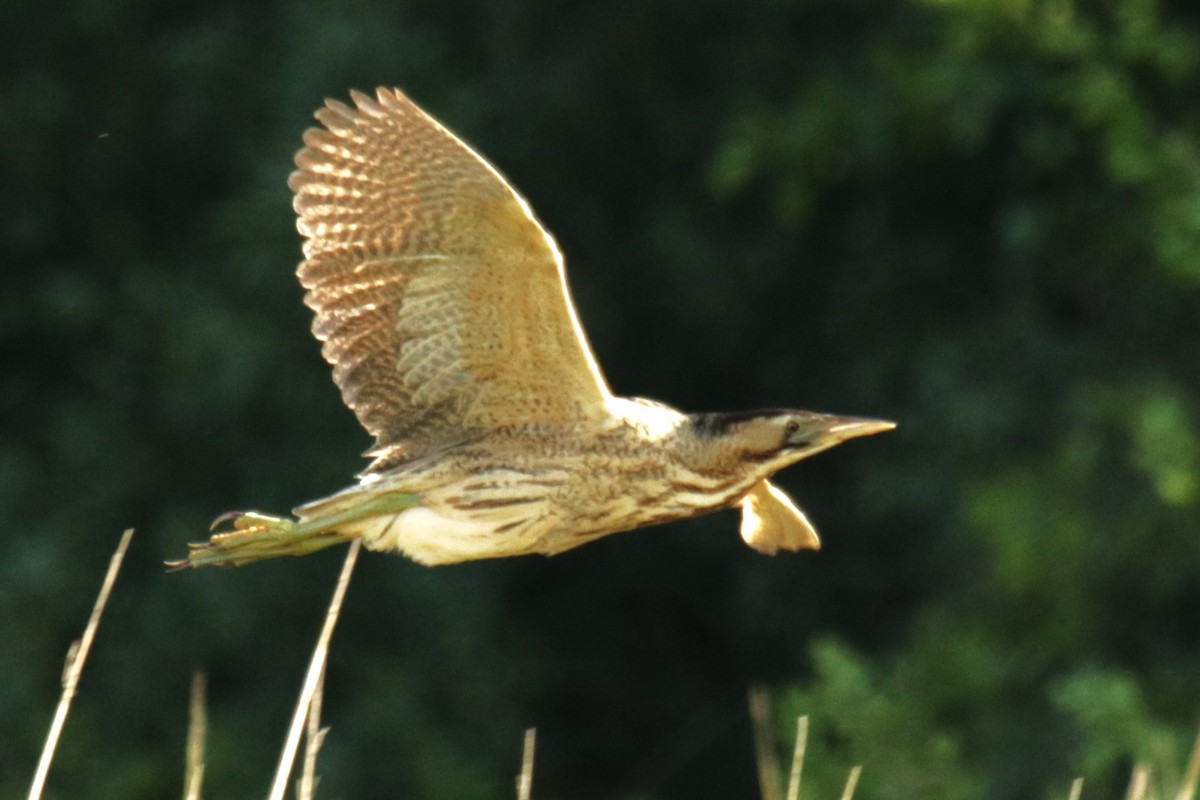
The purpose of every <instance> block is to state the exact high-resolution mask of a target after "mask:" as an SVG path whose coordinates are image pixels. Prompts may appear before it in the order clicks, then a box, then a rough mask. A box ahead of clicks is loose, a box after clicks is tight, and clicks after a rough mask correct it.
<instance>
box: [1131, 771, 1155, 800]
mask: <svg viewBox="0 0 1200 800" xmlns="http://www.w3.org/2000/svg"><path fill="white" fill-rule="evenodd" d="M1148 788H1150V767H1148V766H1146V765H1145V764H1135V765H1134V767H1133V774H1132V775H1130V776H1129V789H1128V790H1127V791H1126V792H1125V800H1144V798H1145V797H1146V790H1147V789H1148Z"/></svg>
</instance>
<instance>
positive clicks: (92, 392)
mask: <svg viewBox="0 0 1200 800" xmlns="http://www.w3.org/2000/svg"><path fill="white" fill-rule="evenodd" d="M0 30H3V31H6V32H19V35H16V36H10V37H8V39H7V40H6V46H5V47H4V48H0V64H3V65H4V67H5V69H4V70H2V71H0V100H2V101H3V106H4V108H5V109H6V110H7V111H6V113H5V114H4V115H0V140H2V141H3V142H4V149H3V152H2V154H0V183H2V184H3V185H4V186H5V188H6V192H4V195H3V196H4V200H2V201H0V203H3V206H2V208H3V211H4V213H3V214H0V243H2V244H0V248H2V249H3V263H4V265H5V277H6V282H5V288H4V290H3V292H0V356H2V358H3V363H4V365H5V378H4V380H3V381H0V420H3V424H2V425H0V529H2V530H3V531H4V532H5V533H4V535H3V538H2V539H0V631H3V644H4V646H3V647H0V676H3V678H4V679H3V680H2V681H0V764H3V765H4V769H3V770H0V797H5V798H7V797H16V796H21V795H23V793H24V791H25V788H26V785H27V784H26V781H27V779H28V775H30V774H32V769H33V765H34V763H35V761H36V754H37V752H38V748H39V746H40V741H41V737H42V736H43V735H44V733H45V729H46V725H47V724H48V721H49V716H50V714H51V710H52V708H53V704H54V700H55V697H56V694H57V691H58V675H59V672H60V666H61V663H62V656H63V653H64V652H65V648H66V646H67V644H68V643H69V642H70V640H71V639H72V638H74V637H75V636H77V635H78V631H79V626H80V625H81V624H82V622H83V620H84V619H85V617H86V613H87V607H88V603H89V602H90V598H91V596H92V593H93V592H94V587H95V584H96V582H97V581H98V580H99V576H100V574H101V573H102V571H103V565H104V563H105V561H106V559H107V554H108V552H109V549H110V548H111V546H112V543H113V542H114V541H115V540H116V537H117V535H118V534H119V532H120V531H121V530H122V529H123V528H125V527H127V526H128V525H135V526H137V527H138V529H139V534H138V537H137V538H136V539H135V544H134V549H133V550H132V551H131V553H130V555H129V559H128V564H127V568H126V573H125V575H124V577H123V578H122V581H121V583H120V584H118V587H117V590H116V593H115V594H114V597H113V602H112V605H111V607H110V610H109V615H108V618H107V619H106V622H105V625H104V627H103V628H102V630H101V635H100V639H99V641H98V643H97V647H96V650H95V652H94V655H93V663H92V666H91V667H90V668H89V671H88V673H86V674H85V677H84V682H83V685H82V687H81V694H80V696H79V698H78V699H77V701H76V711H75V713H74V715H73V717H72V718H71V720H70V721H69V723H68V725H67V729H66V733H65V735H64V739H63V743H62V749H61V753H62V755H61V756H60V760H59V762H58V766H57V767H56V770H55V771H54V772H53V773H52V774H51V780H50V787H51V790H52V791H54V792H57V793H58V795H57V796H63V797H67V796H70V797H87V796H113V797H126V798H141V797H144V798H152V797H153V798H157V797H162V796H167V795H170V794H173V793H177V792H178V787H179V783H180V780H181V775H180V772H181V769H180V767H179V765H180V763H181V761H182V758H181V753H182V748H183V737H184V728H185V725H186V720H185V714H186V705H187V684H188V679H189V676H190V674H191V672H192V670H193V669H194V668H196V667H204V668H206V669H208V670H209V673H210V676H211V677H210V701H211V706H212V707H211V731H212V738H211V741H210V750H209V756H210V757H209V772H208V775H209V778H208V789H209V792H208V793H209V795H210V796H213V797H218V796H220V797H251V796H260V795H261V793H262V787H264V786H265V785H266V784H267V782H268V781H269V776H270V773H271V769H272V765H273V763H274V758H275V756H276V753H277V751H278V745H279V742H280V739H281V735H282V731H283V728H284V725H285V724H286V720H287V718H288V715H289V713H290V708H291V703H292V701H293V699H294V697H295V693H296V690H297V687H298V686H299V681H300V677H301V675H302V673H303V664H304V661H305V659H306V656H307V651H308V648H309V647H310V646H311V643H312V640H313V638H314V637H315V635H316V631H317V626H318V624H319V620H320V615H321V608H322V605H323V603H324V602H325V600H326V599H327V597H328V592H329V590H330V588H331V584H332V581H333V578H334V575H335V573H336V568H337V563H338V557H337V555H336V554H327V555H315V556H312V557H310V558H307V559H303V560H297V561H294V562H286V563H278V564H263V565H260V566H255V567H253V568H247V569H244V570H232V571H224V572H214V573H212V574H205V573H195V574H191V573H188V574H182V575H163V574H162V571H161V568H160V563H161V561H162V560H164V559H167V558H174V557H178V556H179V555H180V554H181V552H182V548H183V543H184V542H186V541H188V540H195V539H197V538H200V537H202V536H203V535H204V530H203V528H204V525H205V523H206V521H207V520H208V519H210V518H211V517H213V516H215V515H216V514H217V513H219V512H221V511H224V510H226V509H229V508H260V509H262V510H265V511H269V512H270V511H273V512H280V511H284V510H286V509H287V508H288V507H289V506H291V505H294V504H296V503H298V502H302V501H304V500H307V499H309V498H311V497H315V496H318V495H321V494H324V493H328V492H330V491H332V490H334V489H337V488H339V487H340V486H342V485H344V484H346V483H347V482H349V480H350V475H351V474H352V473H353V472H354V471H355V470H356V469H358V468H360V467H361V466H362V462H361V461H360V460H359V459H358V458H357V453H358V452H360V451H361V450H362V449H364V448H365V447H366V445H367V441H366V438H365V437H364V436H363V435H362V434H361V432H359V431H358V430H357V428H356V426H355V424H354V421H353V418H352V417H351V415H350V414H348V413H347V412H345V410H344V409H343V408H342V407H341V404H340V401H339V399H338V397H337V394H336V391H335V390H334V389H333V387H332V386H331V384H330V381H329V377H328V371H327V369H326V368H325V365H324V364H323V363H322V362H321V360H320V357H319V355H318V348H317V346H316V344H315V343H314V342H313V341H312V340H311V337H309V336H308V334H307V326H308V324H309V319H308V316H307V312H306V310H305V309H304V308H303V306H302V305H301V302H300V289H299V287H298V286H297V285H296V283H295V281H294V278H293V277H292V274H291V271H292V265H293V264H294V263H295V262H296V261H297V260H298V258H299V244H298V237H297V236H296V234H295V232H294V226H293V218H292V214H291V212H290V209H289V206H288V203H289V197H288V193H287V190H286V183H285V182H286V177H287V173H288V172H289V170H290V168H291V165H290V157H291V154H292V152H294V150H295V149H296V148H297V147H298V146H299V143H300V133H301V131H302V130H303V128H304V127H305V126H306V125H308V124H310V119H311V118H310V116H309V115H310V113H311V111H312V109H314V108H315V107H317V105H319V103H320V101H321V100H322V99H323V98H324V97H326V96H335V97H344V96H345V94H346V92H347V90H348V89H349V88H351V87H357V88H360V89H369V88H371V87H372V86H375V85H378V84H385V85H398V86H401V87H403V88H405V89H406V90H407V91H409V92H410V93H411V94H412V95H413V96H414V98H416V99H417V100H418V102H420V103H422V104H423V105H424V106H426V107H427V108H429V109H430V110H431V111H432V112H433V113H434V114H435V115H437V116H438V117H439V118H441V119H443V120H444V121H445V122H446V123H447V124H448V125H450V126H451V127H452V128H453V129H455V130H457V131H459V132H460V133H462V134H463V135H464V136H465V137H466V138H467V139H468V140H469V141H471V142H472V143H474V144H476V145H477V146H478V147H479V148H480V149H481V150H482V151H483V152H485V153H487V154H488V155H489V156H490V157H491V158H492V160H493V161H495V162H496V163H497V164H498V165H499V166H500V167H501V168H502V169H503V170H504V171H505V173H506V174H508V175H509V176H510V177H511V178H513V180H514V181H515V183H516V184H517V185H518V186H519V187H520V188H521V189H522V190H523V191H524V193H525V194H526V196H527V197H528V198H529V199H530V201H531V203H532V204H533V206H534V207H535V209H537V210H538V212H539V214H540V216H541V217H542V218H543V220H544V221H545V222H546V223H547V224H548V226H549V227H550V229H551V230H553V231H554V233H555V234H556V236H557V237H558V239H559V242H560V244H561V245H562V246H563V249H564V251H565V252H566V254H567V257H568V263H569V264H570V267H571V269H570V275H571V282H572V288H573V291H574V294H575V297H576V299H577V301H578V303H579V306H580V311H581V315H582V317H583V319H584V321H585V323H586V325H587V327H588V330H589V333H590V335H591V338H592V341H593V343H594V344H595V346H596V349H597V351H598V355H599V357H600V361H601V363H602V364H603V365H604V368H605V371H606V373H607V375H608V377H609V379H610V382H611V383H612V384H613V386H614V387H615V388H616V389H617V391H619V392H621V393H624V394H638V395H645V396H650V397H657V398H661V399H663V400H666V401H668V402H671V403H674V404H677V405H679V406H681V407H684V408H688V409H696V410H701V409H722V408H729V409H733V408H743V407H750V406H754V405H762V406H779V405H797V406H802V407H805V406H806V407H814V408H821V409H827V410H833V411H842V412H847V413H863V414H872V415H877V416H885V417H889V418H894V419H897V420H899V422H900V428H899V430H897V431H896V432H895V433H893V434H888V436H887V437H880V438H879V439H876V440H871V441H869V442H863V443H856V444H852V445H847V446H846V447H845V448H844V449H839V450H838V451H836V452H835V453H831V454H829V455H825V456H821V457H820V458H818V459H816V460H814V461H813V462H811V463H806V464H804V465H801V466H800V467H798V468H797V469H795V470H791V471H789V472H788V473H785V474H784V475H782V476H781V480H782V482H783V483H784V484H785V485H786V486H787V488H789V490H791V491H792V492H793V493H794V494H795V495H796V496H797V498H799V499H800V500H801V502H802V504H803V505H805V506H806V508H807V510H808V512H809V514H810V516H811V518H812V519H813V520H814V522H815V523H816V524H817V526H818V528H819V529H820V531H821V532H822V534H823V539H824V541H825V549H824V550H823V551H822V552H821V553H820V554H817V555H815V556H814V555H802V556H780V557H778V558H776V559H765V558H762V557H760V556H758V555H756V554H754V553H752V552H750V551H749V550H748V549H746V548H745V547H744V546H742V545H741V543H740V542H739V541H738V539H737V536H736V532H735V531H736V521H735V519H734V518H733V517H732V516H731V515H718V516H715V517H713V518H710V519H705V520H702V521H698V522H694V523H687V524H681V525H678V526H674V527H672V528H668V529H660V530H654V531H645V532H640V533H637V534H632V535H629V536H621V537H614V538H613V539H611V540H608V541H604V542H601V543H597V544H595V545H591V546H589V547H587V548H584V549H582V550H580V551H578V552H577V553H572V554H568V555H566V556H563V557H561V558H557V559H554V560H549V561H546V560H535V559H529V560H511V561H507V562H497V563H491V564H474V565H466V566H462V567H456V568H447V569H438V570H425V569H422V568H419V567H416V566H415V565H412V564H408V563H405V562H404V561H402V560H401V559H397V558H384V557H378V556H376V557H368V558H365V559H364V561H363V563H362V564H361V565H360V569H359V573H358V575H357V577H356V579H355V584H354V586H352V587H351V590H350V595H349V597H348V600H347V607H346V610H345V612H344V614H345V616H344V619H343V622H342V626H341V628H340V629H339V632H338V634H337V636H336V637H335V639H334V642H333V655H332V660H331V664H330V670H329V688H328V691H327V695H326V703H325V708H326V718H327V722H329V723H330V724H331V725H332V726H333V730H332V733H331V735H330V738H329V740H328V741H329V744H328V747H327V750H326V754H325V756H324V760H323V762H322V766H323V772H324V774H325V779H324V782H323V784H322V792H328V793H329V794H330V796H335V795H340V796H348V797H349V796H353V797H361V798H370V797H396V796H416V797H462V798H484V797H508V796H511V782H510V777H511V775H512V774H513V773H514V771H515V769H516V765H517V760H518V757H519V750H520V739H521V731H522V730H523V729H524V728H525V727H527V726H529V725H537V726H538V727H539V762H538V772H537V777H536V780H535V795H536V796H563V797H567V796H570V797H601V796H603V797H621V798H633V797H655V798H663V800H669V799H670V798H683V797H687V798H689V799H690V798H702V797H721V798H728V797H748V796H753V794H754V791H755V790H754V785H755V784H754V769H753V765H752V763H751V762H752V758H751V755H750V750H751V747H750V735H749V731H748V725H747V724H746V721H745V709H744V689H745V686H746V685H747V684H749V683H760V682H763V681H769V682H772V683H774V684H776V685H779V686H780V687H781V691H780V704H781V710H784V711H786V713H787V714H794V713H800V712H804V713H808V714H809V715H810V716H811V719H812V723H813V725H814V739H813V745H812V749H811V752H810V758H809V761H808V764H807V767H806V773H808V774H809V775H810V776H811V780H812V781H813V784H814V785H815V786H816V787H818V788H820V789H821V794H822V796H832V795H833V794H834V792H836V791H838V790H839V789H840V786H841V784H842V781H844V779H845V774H846V772H845V771H846V769H847V768H848V767H849V766H850V765H851V764H853V763H862V764H863V765H864V772H863V782H862V784H861V788H860V796H861V797H885V796H886V797H896V796H906V795H911V796H922V797H961V796H987V797H991V798H1017V797H1030V796H1041V795H1043V794H1045V795H1046V796H1056V797H1061V796H1065V792H1066V786H1067V785H1068V782H1069V780H1070V779H1071V778H1072V777H1073V776H1074V775H1075V774H1083V775H1084V777H1085V778H1087V779H1088V784H1087V789H1086V790H1085V797H1086V798H1088V800H1093V798H1098V797H1106V796H1111V797H1115V796H1120V794H1121V792H1122V791H1123V788H1124V784H1125V781H1126V780H1127V776H1128V768H1129V766H1130V764H1132V763H1133V761H1134V760H1144V761H1146V762H1148V763H1150V764H1152V765H1153V767H1154V768H1155V770H1156V771H1157V774H1158V775H1160V776H1161V777H1162V778H1163V780H1164V782H1166V781H1169V779H1170V778H1171V773H1170V770H1171V769H1173V768H1174V769H1177V768H1178V765H1179V764H1180V763H1181V760H1180V754H1181V753H1182V752H1184V747H1185V746H1186V744H1187V742H1188V741H1189V737H1190V733H1191V731H1192V730H1193V729H1194V725H1195V721H1196V717H1197V715H1198V712H1200V692H1198V691H1197V681H1196V674H1197V670H1196V666H1197V664H1198V663H1200V638H1198V636H1197V625H1196V622H1195V621H1196V620H1197V619H1200V536H1197V519H1198V518H1200V517H1198V514H1197V505H1198V503H1200V486H1198V481H1200V477H1198V476H1200V400H1198V398H1200V370H1198V369H1197V364H1198V363H1200V361H1198V359H1197V342H1200V314H1197V308H1200V105H1198V104H1197V103H1196V99H1197V94H1196V87H1197V86H1200V18H1198V17H1197V15H1196V12H1195V10H1194V9H1193V8H1192V6H1191V5H1189V4H1187V3H1183V2H1167V1H1166V0H1159V2H1154V0H1114V2H1109V3H1082V2H1071V1H1070V0H908V1H907V2H899V3H892V4H880V3H867V2H863V1H862V0H798V1H797V2H779V0H752V1H751V2H748V3H742V4H729V3H726V2H717V1H716V0H695V1H694V2H689V3H686V4H684V3H670V2H662V3H647V2H644V0H609V1H608V2H604V3H574V4H552V3H545V2H536V1H535V2H530V3H522V4H516V3H510V4H486V3H482V4H481V3H475V2H465V1H462V2H460V1H457V0H456V1H455V2H445V3H422V2H412V3H404V4H397V3H376V2H372V1H371V0H364V1H363V2H351V3H329V2H325V1H324V0H300V1H299V2H289V3H280V2H270V1H269V2H264V3H254V4H247V3H235V2H232V1H231V0H217V1H216V2H213V3H208V4H206V5H204V6H203V7H199V6H197V7H189V6H186V5H181V6H170V7H167V6H163V7H162V8H151V7H150V6H148V5H146V4H144V3H135V2H103V3H102V2H93V1H91V0H72V2H67V3H65V4H63V3H59V4H47V3H38V2H33V1H32V0H16V1H15V2H9V3H6V4H4V5H3V7H2V8H0ZM785 727H788V731H787V733H786V734H785V735H790V730H791V729H790V725H789V726H785ZM1171 765H1175V766H1174V767H1172V766H1171ZM813 796H816V795H815V792H814V795H813Z"/></svg>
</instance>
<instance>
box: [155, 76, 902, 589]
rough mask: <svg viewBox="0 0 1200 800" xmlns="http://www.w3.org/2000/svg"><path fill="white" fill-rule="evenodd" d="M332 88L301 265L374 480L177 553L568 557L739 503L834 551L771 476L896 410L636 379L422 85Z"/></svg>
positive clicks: (255, 516)
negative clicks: (829, 406)
mask: <svg viewBox="0 0 1200 800" xmlns="http://www.w3.org/2000/svg"><path fill="white" fill-rule="evenodd" d="M352 100H353V105H352V106H351V105H347V104H345V103H341V102H338V101H335V100H329V101H326V103H325V107H324V108H321V109H320V110H319V111H317V112H316V115H315V116H316V119H317V120H318V121H319V122H320V123H321V127H319V128H310V129H309V130H308V131H306V132H305V134H304V145H305V146H304V148H303V149H301V150H300V151H299V152H298V153H297V154H296V166H297V168H298V169H297V170H296V171H295V172H293V173H292V175H291V177H290V179H289V180H288V186H289V187H290V188H291V190H292V191H293V192H294V193H295V199H294V207H295V209H296V212H297V214H298V217H299V219H298V222H297V227H298V228H299V231H300V233H301V234H302V235H303V236H304V237H305V239H306V241H305V243H304V261H303V262H301V264H300V266H299V268H298V269H297V274H298V276H299V278H300V282H301V283H302V284H303V286H304V288H305V289H306V290H307V293H306V294H305V298H304V300H305V303H306V304H307V305H308V306H309V307H310V308H311V309H312V310H313V312H314V313H315V319H314V321H313V334H314V335H315V336H316V338H317V339H319V340H320V341H321V342H322V343H323V346H322V353H323V355H324V356H325V358H326V360H328V361H329V363H330V364H331V365H332V366H333V379H334V381H335V383H336V384H337V385H338V387H339V388H340V389H341V393H342V399H343V400H344V401H345V403H346V405H347V406H349V407H350V409H351V410H353V411H354V413H355V415H356V416H357V417H358V420H359V422H360V423H361V424H362V425H363V427H364V428H366V429H367V431H368V432H369V433H370V434H371V435H373V436H374V437H375V446H374V447H373V448H372V449H371V450H370V451H369V452H368V454H367V455H369V456H371V457H372V458H373V459H374V460H373V461H372V462H371V464H370V466H369V467H367V469H366V471H365V472H363V473H362V474H361V475H360V476H359V482H358V484H357V485H355V486H352V487H350V488H348V489H344V490H343V491H340V492H338V493H336V494H334V495H331V496H330V497H326V498H323V499H321V500H316V501H314V502H310V503H306V504H305V505H302V506H300V507H299V508H297V509H295V510H294V512H293V513H294V515H295V519H290V518H285V517H275V516H269V515H266V514H261V513H258V512H235V513H231V514H226V515H223V516H221V517H220V518H218V520H217V522H215V523H214V526H213V527H214V529H216V528H218V527H224V528H225V530H224V531H222V532H218V533H216V534H215V535H213V536H212V537H211V538H210V539H209V540H208V541H207V542H204V543H200V544H193V545H191V546H190V552H189V553H188V555H187V557H186V558H185V559H183V560H181V561H177V562H173V563H172V564H171V565H170V566H173V567H200V566H207V565H241V564H246V563H249V562H252V561H258V560H261V559H265V558H273V557H276V556H284V555H304V554H306V553H310V552H313V551H315V550H320V549H322V548H324V547H328V546H330V545H333V544H337V543H339V542H347V541H349V540H351V539H353V538H361V539H362V542H363V544H364V545H365V546H366V547H367V548H368V549H370V550H378V551H395V552H400V553H403V554H404V555H406V556H408V557H409V558H411V559H413V560H414V561H417V562H420V563H422V564H451V563H455V562H460V561H468V560H472V559H481V558H499V557H503V556H516V555H525V554H531V553H542V554H546V555H553V554H555V553H561V552H563V551H565V550H570V549H571V548H574V547H578V546H579V545H582V544H586V543H587V542H590V541H593V540H595V539H598V538H600V537H602V536H607V535H608V534H611V533H617V532H619V531H627V530H632V529H634V528H640V527H642V526H645V525H653V524H657V523H661V522H667V521H670V520H677V519H684V518H687V517H694V516H697V515H700V514H705V513H708V512H710V511H715V510H718V509H722V508H729V507H734V506H736V507H740V509H741V513H742V522H741V535H742V538H743V539H744V540H745V541H746V543H747V544H749V545H750V546H751V547H753V548H754V549H756V550H758V551H760V552H763V553H768V554H774V553H775V552H777V551H779V550H799V549H804V548H809V549H816V548H818V547H819V546H820V540H819V539H818V538H817V534H816V532H815V531H814V529H813V527H812V525H810V524H809V522H808V520H807V519H806V518H805V516H804V514H803V513H802V512H801V511H800V510H799V509H797V508H796V506H795V505H794V504H793V503H792V501H791V500H790V499H789V498H788V496H787V495H786V494H784V493H783V492H782V491H780V489H779V488H778V487H776V486H775V485H774V484H772V483H771V482H770V480H768V479H769V478H770V477H771V476H772V475H773V474H774V473H775V472H776V471H777V470H780V469H782V468H783V467H786V466H788V465H789V464H793V463H795V462H797V461H799V460H801V459H803V458H807V457H809V456H811V455H814V454H815V453H819V452H821V451H822V450H827V449H829V448H830V447H833V446H834V445H837V444H840V443H841V442H843V441H845V440H847V439H850V438H854V437H857V436H867V435H870V434H874V433H879V432H881V431H886V430H890V429H891V428H893V427H895V425H894V423H892V422H887V421H884V420H878V419H864V418H859V417H845V416H834V415H831V414H819V413H814V412H811V411H797V410H781V409H772V410H765V411H748V412H734V413H707V414H685V413H682V412H680V411H677V410H675V409H673V408H670V407H668V406H666V405H663V404H661V403H657V402H652V401H649V400H643V399H636V398H625V397H617V396H615V395H613V394H612V392H611V391H609V388H608V385H607V383H606V382H605V380H604V376H603V375H602V374H601V372H600V367H599V365H598V364H597V363H596V359H595V356H593V354H592V351H591V348H590V347H589V345H588V342H587V338H586V336H585V335H584V332H583V328H582V327H581V326H580V324H579V318H578V316H577V314H576V312H575V308H574V306H573V305H572V303H571V298H570V295H569V292H568V289H567V284H566V275H565V272H564V268H563V259H562V255H561V254H560V253H559V250H558V247H557V245H556V244H555V242H554V239H553V238H552V237H551V235H550V234H549V233H548V232H547V231H546V230H545V229H544V228H543V227H542V226H541V225H540V224H539V222H538V220H537V218H536V217H535V216H534V214H533V211H532V209H531V208H530V207H529V204H528V203H527V202H526V201H525V200H524V198H522V197H521V196H520V195H519V194H517V192H516V190H514V189H513V187H512V186H510V185H509V183H508V182H507V181H506V180H505V179H504V177H503V176H502V175H501V174H500V173H499V172H498V171H497V170H496V168H495V167H493V166H492V165H491V164H490V163H488V161H487V160H486V159H484V158H483V157H482V156H481V155H480V154H479V153H477V152H475V151H474V150H472V149H471V148H470V147H469V146H468V145H466V144H465V143H464V142H462V141H461V140H460V139H459V138H458V137H456V136H455V135H454V134H453V133H451V132H450V131H449V130H447V129H446V128H444V127H443V126H442V125H441V124H439V123H438V122H437V121H436V120H435V119H433V118H432V117H431V116H429V115H428V114H426V113H425V112H424V111H422V110H421V109H420V108H418V107H417V106H416V105H415V104H414V103H413V102H412V101H411V100H409V99H408V98H407V97H406V96H405V95H404V94H403V93H402V92H400V91H398V90H394V89H379V90H378V91H377V92H376V95H375V97H373V98H372V97H370V96H368V95H365V94H362V93H359V92H354V93H352Z"/></svg>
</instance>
